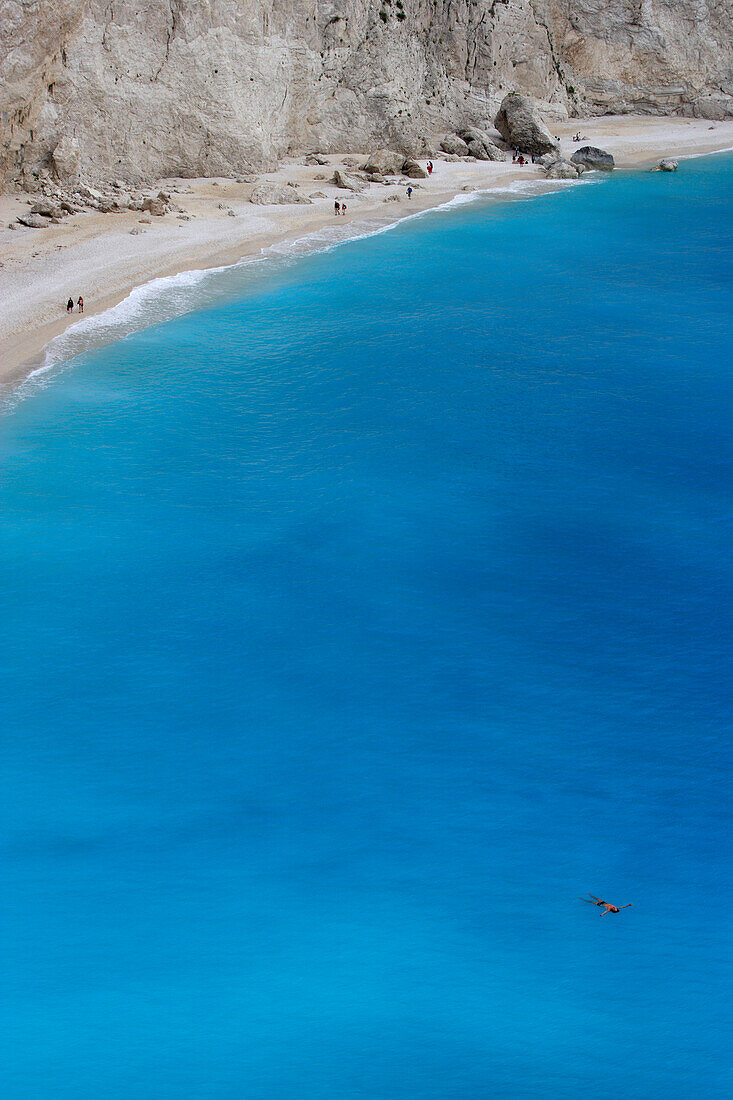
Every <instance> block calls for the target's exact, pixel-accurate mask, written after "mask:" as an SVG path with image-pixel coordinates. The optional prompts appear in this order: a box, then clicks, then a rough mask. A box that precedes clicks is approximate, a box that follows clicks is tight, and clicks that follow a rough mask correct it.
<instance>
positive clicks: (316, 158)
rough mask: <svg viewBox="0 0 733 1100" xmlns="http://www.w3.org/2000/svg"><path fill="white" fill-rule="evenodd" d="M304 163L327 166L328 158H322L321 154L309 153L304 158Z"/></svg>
mask: <svg viewBox="0 0 733 1100" xmlns="http://www.w3.org/2000/svg"><path fill="white" fill-rule="evenodd" d="M305 163H306V164H308V165H313V164H328V157H324V155H323V153H309V154H308V156H307V157H306V158H305Z"/></svg>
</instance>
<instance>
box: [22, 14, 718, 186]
mask: <svg viewBox="0 0 733 1100" xmlns="http://www.w3.org/2000/svg"><path fill="white" fill-rule="evenodd" d="M732 32H733V5H731V3H730V0H0V180H2V179H5V180H8V181H9V180H14V179H21V178H25V179H28V178H30V177H31V176H32V173H33V172H37V171H38V170H39V168H42V167H44V166H45V167H50V166H52V164H53V163H54V162H53V161H52V154H53V153H54V150H56V158H55V164H56V171H57V173H58V174H60V175H62V176H64V175H65V176H75V175H77V174H79V175H81V177H82V178H84V179H87V180H88V181H94V180H96V179H109V178H115V177H122V178H124V179H126V180H128V181H130V182H136V181H140V180H146V179H150V178H153V177H156V176H160V175H165V174H188V175H232V174H237V173H239V172H241V171H242V170H244V169H246V168H247V167H248V166H263V165H268V164H272V163H273V162H275V161H276V160H277V159H278V158H279V157H281V156H283V155H284V154H286V153H288V152H295V151H300V150H302V149H306V148H319V149H322V150H337V149H339V150H341V149H343V150H356V149H365V148H368V147H370V146H375V147H376V146H377V145H393V146H398V147H399V148H400V149H402V150H403V151H405V152H419V151H420V148H421V145H422V143H423V142H424V141H425V139H426V138H427V139H432V138H433V137H434V136H435V135H436V134H438V133H440V132H442V131H444V130H446V129H455V128H456V127H457V126H460V125H462V124H468V123H472V122H479V123H480V122H482V121H486V120H488V119H490V118H492V117H493V114H494V112H495V110H496V107H497V105H498V103H499V101H500V100H501V98H502V96H503V95H504V94H505V93H506V92H507V91H509V90H511V89H514V88H517V89H519V90H521V91H525V92H528V93H530V94H531V95H533V96H535V97H536V98H538V99H539V100H541V101H543V102H544V103H545V105H546V108H547V111H548V113H549V114H550V115H552V113H553V112H555V113H556V114H558V113H559V114H561V115H564V114H565V113H566V112H567V113H570V114H579V113H583V112H588V113H600V112H606V111H614V112H623V111H630V110H634V111H647V112H654V113H683V114H698V115H701V116H703V117H710V118H720V117H724V116H726V115H733V44H732V43H733V33H732Z"/></svg>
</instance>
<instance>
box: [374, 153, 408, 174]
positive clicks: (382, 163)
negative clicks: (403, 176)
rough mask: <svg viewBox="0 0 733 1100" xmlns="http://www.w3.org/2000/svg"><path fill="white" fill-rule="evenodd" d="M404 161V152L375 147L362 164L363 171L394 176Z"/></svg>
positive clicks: (400, 169) (399, 170)
mask: <svg viewBox="0 0 733 1100" xmlns="http://www.w3.org/2000/svg"><path fill="white" fill-rule="evenodd" d="M404 163H405V154H404V153H395V152H394V150H392V149H377V150H376V152H374V153H372V155H371V156H370V157H369V160H368V161H367V162H366V164H365V165H364V171H365V172H369V173H370V174H372V173H376V174H377V175H380V176H396V175H398V174H399V172H401V171H402V165H403V164H404Z"/></svg>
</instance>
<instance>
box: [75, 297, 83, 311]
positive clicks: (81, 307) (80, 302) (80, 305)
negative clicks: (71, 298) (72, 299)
mask: <svg viewBox="0 0 733 1100" xmlns="http://www.w3.org/2000/svg"><path fill="white" fill-rule="evenodd" d="M76 304H77V305H78V307H79V313H83V312H84V299H83V298H82V296H81V294H80V295H79V301H78V302H77V303H76Z"/></svg>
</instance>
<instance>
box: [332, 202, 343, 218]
mask: <svg viewBox="0 0 733 1100" xmlns="http://www.w3.org/2000/svg"><path fill="white" fill-rule="evenodd" d="M333 212H334V214H335V215H336V217H338V216H339V214H340V213H341V203H340V202H335V203H334V204H333Z"/></svg>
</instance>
